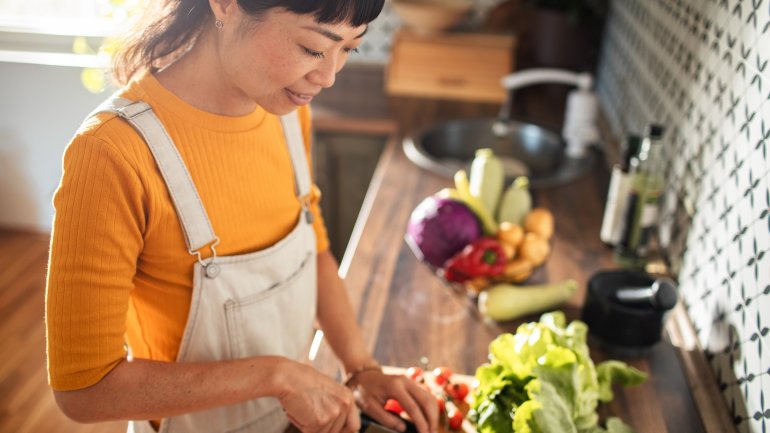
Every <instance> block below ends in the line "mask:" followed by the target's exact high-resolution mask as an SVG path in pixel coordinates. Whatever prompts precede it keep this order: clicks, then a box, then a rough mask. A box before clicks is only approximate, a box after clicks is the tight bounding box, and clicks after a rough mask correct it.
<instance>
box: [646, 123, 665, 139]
mask: <svg viewBox="0 0 770 433" xmlns="http://www.w3.org/2000/svg"><path fill="white" fill-rule="evenodd" d="M664 132H666V128H665V127H664V126H662V125H658V124H655V123H651V124H650V125H649V126H647V136H648V137H650V138H652V139H653V140H659V139H660V138H662V137H663V133H664Z"/></svg>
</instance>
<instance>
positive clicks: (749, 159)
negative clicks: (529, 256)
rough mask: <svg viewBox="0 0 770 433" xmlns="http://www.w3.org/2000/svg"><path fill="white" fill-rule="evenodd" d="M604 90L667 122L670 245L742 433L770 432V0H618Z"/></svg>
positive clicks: (641, 122)
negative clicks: (769, 150) (769, 174)
mask: <svg viewBox="0 0 770 433" xmlns="http://www.w3.org/2000/svg"><path fill="white" fill-rule="evenodd" d="M598 72H599V73H598V80H597V83H598V89H599V94H600V99H601V102H602V106H603V108H604V112H605V114H606V115H607V117H608V118H609V121H610V123H611V125H612V128H613V129H614V132H615V133H617V134H618V136H624V135H625V134H626V133H630V132H636V133H639V132H642V130H643V128H644V126H645V125H646V124H647V123H649V122H660V123H663V124H665V125H666V126H667V127H668V131H667V134H666V137H665V140H664V143H665V145H666V146H667V147H666V149H665V150H666V164H667V169H666V172H667V182H668V185H667V188H666V195H665V197H664V198H663V203H664V206H663V214H662V216H661V222H662V231H661V237H662V240H663V241H664V242H665V243H666V244H667V245H668V253H669V255H670V257H672V258H673V259H674V263H675V264H676V268H678V271H679V272H678V273H679V281H680V287H681V293H682V296H683V300H684V303H685V306H686V308H687V310H688V311H689V314H690V317H691V318H692V321H693V324H694V326H695V329H696V331H697V335H698V338H699V340H700V342H701V344H702V346H703V348H704V350H705V352H706V355H707V358H708V359H709V361H710V363H711V367H712V368H713V370H714V373H715V376H716V379H717V381H718V384H719V385H720V388H721V389H722V390H723V393H724V396H725V399H726V401H727V405H728V407H729V408H730V410H731V411H732V415H733V419H734V422H735V424H736V426H737V428H738V431H740V432H768V431H770V335H768V333H769V331H770V192H768V187H770V176H768V172H769V171H770V160H769V159H768V156H770V155H768V147H770V0H676V1H675V0H614V1H613V2H612V3H611V9H610V16H609V18H608V22H607V26H606V28H605V34H604V42H603V46H602V57H601V61H600V65H599V71H598Z"/></svg>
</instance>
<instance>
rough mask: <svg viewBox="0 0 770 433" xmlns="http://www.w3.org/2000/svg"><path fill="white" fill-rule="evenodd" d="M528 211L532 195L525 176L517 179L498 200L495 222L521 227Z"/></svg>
mask: <svg viewBox="0 0 770 433" xmlns="http://www.w3.org/2000/svg"><path fill="white" fill-rule="evenodd" d="M530 210H532V195H531V194H530V192H529V179H528V178H527V177H525V176H520V177H517V178H516V179H515V180H514V181H513V183H512V184H511V186H509V187H508V189H506V190H505V193H504V194H503V198H502V199H501V200H500V209H499V210H498V211H497V220H498V221H500V222H501V223H502V222H506V221H507V222H509V223H513V224H518V225H522V224H523V222H524V217H526V216H527V214H528V213H529V211H530Z"/></svg>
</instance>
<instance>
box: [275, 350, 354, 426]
mask: <svg viewBox="0 0 770 433" xmlns="http://www.w3.org/2000/svg"><path fill="white" fill-rule="evenodd" d="M278 376H279V377H277V378H275V379H276V380H277V381H279V382H280V386H281V387H282V389H283V392H281V394H280V395H279V396H278V400H279V401H280V403H281V406H282V407H283V410H284V411H285V412H286V416H287V417H288V418H289V421H291V423H292V424H294V426H295V427H297V428H298V429H299V430H300V431H302V433H340V432H350V433H353V432H358V430H359V429H360V428H361V418H360V414H359V411H358V407H356V402H355V398H354V397H353V392H352V391H351V390H350V389H348V388H347V387H345V386H344V385H340V384H339V383H337V382H335V381H333V380H332V379H331V378H329V377H327V376H325V375H324V374H321V373H319V372H318V371H316V370H315V369H313V368H312V367H310V366H308V365H305V364H301V363H298V362H289V363H287V364H286V365H285V366H284V367H283V371H282V372H281V373H280V374H279V375H278Z"/></svg>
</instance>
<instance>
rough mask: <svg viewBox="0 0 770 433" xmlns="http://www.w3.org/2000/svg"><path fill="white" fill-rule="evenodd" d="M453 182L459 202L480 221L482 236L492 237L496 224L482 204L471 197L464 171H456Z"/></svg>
mask: <svg viewBox="0 0 770 433" xmlns="http://www.w3.org/2000/svg"><path fill="white" fill-rule="evenodd" d="M454 180H455V188H456V190H457V194H458V196H459V198H460V201H462V202H463V203H465V205H466V206H468V207H469V208H470V209H471V210H472V211H473V213H475V214H476V216H477V217H479V221H481V227H482V229H483V231H484V234H486V235H494V234H495V233H497V222H496V221H495V219H494V218H492V215H490V213H489V212H488V211H487V209H486V207H485V206H484V203H482V202H481V200H479V199H478V198H476V197H474V196H472V195H471V192H470V187H469V184H468V175H467V173H466V172H465V170H458V171H457V173H455V179H454Z"/></svg>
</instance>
